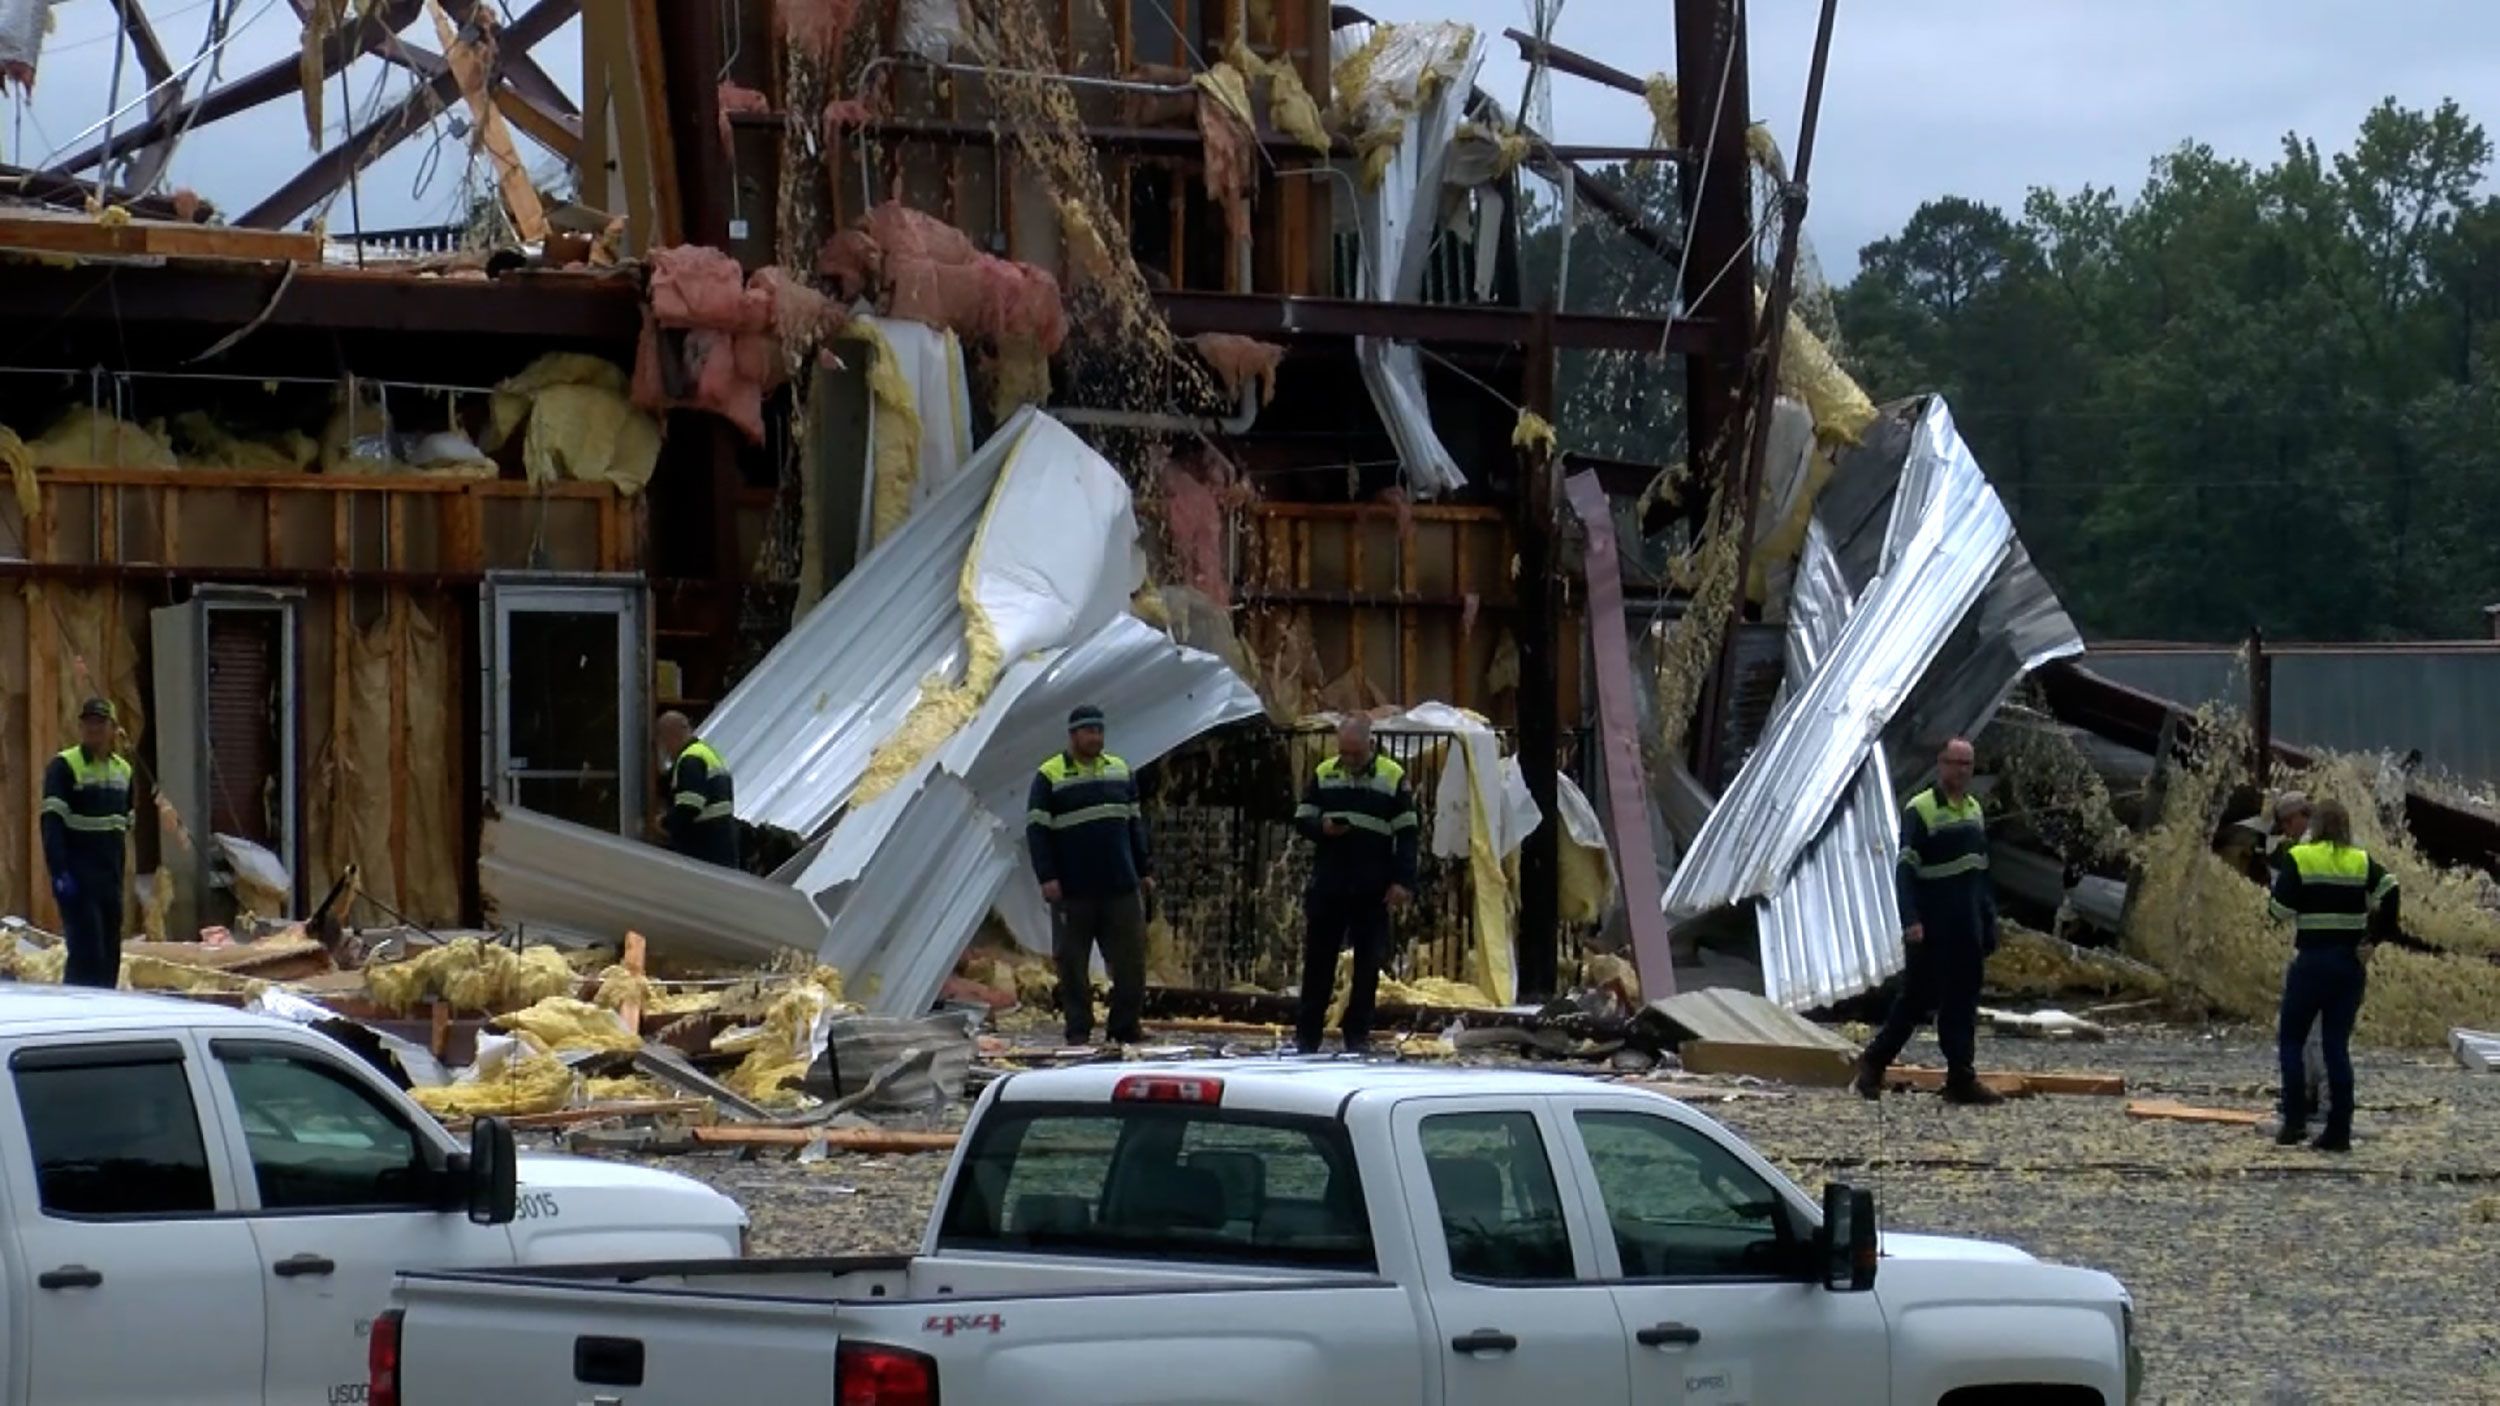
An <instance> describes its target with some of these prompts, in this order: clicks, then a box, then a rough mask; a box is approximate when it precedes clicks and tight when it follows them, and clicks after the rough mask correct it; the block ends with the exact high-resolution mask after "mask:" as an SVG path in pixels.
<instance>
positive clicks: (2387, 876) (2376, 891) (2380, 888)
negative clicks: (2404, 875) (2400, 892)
mask: <svg viewBox="0 0 2500 1406" xmlns="http://www.w3.org/2000/svg"><path fill="white" fill-rule="evenodd" d="M2395 891H2396V876H2395V875H2394V874H2392V873H2383V874H2381V875H2379V879H2378V885H2377V887H2375V888H2373V889H2371V890H2370V897H2372V898H2373V899H2378V898H2385V897H2386V896H2387V895H2389V894H2391V893H2394V892H2395Z"/></svg>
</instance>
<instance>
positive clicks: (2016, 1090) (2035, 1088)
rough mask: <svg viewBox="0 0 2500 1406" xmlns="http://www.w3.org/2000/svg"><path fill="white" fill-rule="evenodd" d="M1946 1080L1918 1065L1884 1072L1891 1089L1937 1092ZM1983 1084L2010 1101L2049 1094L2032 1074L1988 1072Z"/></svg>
mask: <svg viewBox="0 0 2500 1406" xmlns="http://www.w3.org/2000/svg"><path fill="white" fill-rule="evenodd" d="M1853 1067H1854V1066H1853ZM1944 1081H1945V1071H1943V1070H1941V1069H1926V1068H1921V1067H1920V1066H1918V1065H1908V1064H1905V1065H1896V1066H1895V1067H1893V1068H1891V1069H1887V1070H1885V1071H1884V1087H1885V1088H1887V1089H1895V1090H1917V1091H1918V1092H1921V1093H1935V1092H1937V1091H1938V1090H1940V1089H1942V1088H1943V1087H1944ZM1979 1083H1980V1086H1981V1087H1983V1088H1986V1089H1989V1090H1991V1091H1993V1092H1995V1093H1997V1094H2000V1095H2002V1096H2004V1097H2006V1098H2029V1097H2030V1096H2032V1095H2033V1094H2038V1093H2047V1092H2048V1090H2046V1089H2043V1088H2041V1087H2040V1086H2039V1085H2038V1084H2036V1083H2034V1082H2032V1077H2031V1076H2030V1075H2028V1074H2008V1073H2004V1072H2002V1071H2000V1072H1994V1073H1987V1074H1982V1075H1980V1076H1979Z"/></svg>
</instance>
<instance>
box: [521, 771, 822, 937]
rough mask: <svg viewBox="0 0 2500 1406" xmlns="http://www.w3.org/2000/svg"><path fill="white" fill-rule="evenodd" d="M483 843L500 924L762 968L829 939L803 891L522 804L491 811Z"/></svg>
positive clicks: (814, 908) (820, 918) (819, 914)
mask: <svg viewBox="0 0 2500 1406" xmlns="http://www.w3.org/2000/svg"><path fill="white" fill-rule="evenodd" d="M478 849H479V853H478V865H477V869H478V888H479V890H480V891H481V892H482V893H483V895H484V897H485V900H486V911H487V917H488V918H489V920H490V921H492V922H494V923H495V924H497V925H498V926H503V927H513V926H524V927H527V928H532V929H539V930H550V935H555V934H571V935H575V936H578V937H581V938H586V939H589V940H592V941H596V942H616V941H619V940H620V939H622V938H623V937H624V935H625V933H626V931H627V930H629V929H630V930H632V931H634V932H638V933H641V934H642V935H643V936H644V937H645V938H648V939H649V940H650V942H651V945H652V946H653V947H654V948H655V949H657V950H659V951H663V952H668V953H671V954H675V955H684V956H696V957H709V958H714V959H717V960H720V961H724V962H731V963H746V964H754V965H762V964H763V963H765V962H769V961H771V960H772V959H773V958H775V957H778V956H780V955H781V954H782V953H784V952H788V951H793V950H795V951H800V952H814V951H816V950H817V949H818V947H820V946H821V945H822V944H823V942H824V939H825V915H824V914H823V912H822V911H820V910H819V909H818V908H817V907H816V905H815V904H813V903H811V902H809V901H808V899H807V896H806V895H805V894H802V893H800V892H798V891H797V890H796V889H792V888H790V887H788V886H786V885H783V884H777V883H774V882H773V881H771V880H770V879H759V878H756V877H754V876H753V875H750V874H742V873H739V872H738V871H736V870H734V869H724V868H721V867H720V866H719V865H716V864H704V863H701V862H699V861H696V860H692V859H688V858H686V857H685V856H683V855H679V854H674V853H671V852H670V851H668V850H664V849H661V848H659V847H657V846H654V845H648V844H644V843H642V842H640V841H638V840H629V839H626V838H625V837H624V836H621V835H611V834H608V833H607V832H605V831H603V830H593V829H590V828H588V827H586V826H581V825H575V824H572V823H571V822H569V821H564V820H558V819H556V818H554V817H553V816H547V815H540V814H538V813H537V812H535V811H528V810H522V809H520V808H518V807H516V806H506V807H502V808H500V809H498V810H496V811H492V812H489V814H488V815H487V817H486V823H485V828H484V832H483V834H482V835H481V837H480V841H479V846H478Z"/></svg>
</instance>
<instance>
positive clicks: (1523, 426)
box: [1510, 410, 1554, 456]
mask: <svg viewBox="0 0 2500 1406" xmlns="http://www.w3.org/2000/svg"><path fill="white" fill-rule="evenodd" d="M1510 447H1511V448H1513V449H1527V448H1530V447H1536V448H1541V449H1543V450H1544V451H1545V452H1546V454H1547V455H1549V456H1550V455H1552V454H1553V452H1554V423H1553V421H1551V420H1548V419H1546V418H1545V417H1544V416H1542V415H1539V414H1538V413H1536V412H1535V411H1533V410H1522V411H1520V412H1519V422H1518V423H1517V424H1515V425H1513V426H1511V430H1510Z"/></svg>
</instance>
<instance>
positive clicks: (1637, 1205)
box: [1578, 1112, 1796, 1279]
mask: <svg viewBox="0 0 2500 1406" xmlns="http://www.w3.org/2000/svg"><path fill="white" fill-rule="evenodd" d="M1578 1119H1579V1126H1580V1140H1581V1142H1582V1143H1583V1144H1585V1145H1586V1146H1587V1148H1588V1154H1589V1165H1590V1166H1591V1167H1592V1168H1593V1169H1595V1171H1596V1173H1597V1189H1598V1194H1599V1196H1600V1197H1601V1198H1602V1199H1603V1200H1604V1201H1605V1204H1606V1219H1607V1221H1608V1223H1609V1224H1610V1225H1611V1226H1612V1227H1613V1230H1614V1237H1615V1252H1616V1253H1617V1254H1618V1255H1619V1256H1620V1257H1621V1258H1622V1260H1623V1275H1624V1277H1625V1278H1627V1279H1760V1278H1765V1277H1773V1276H1785V1274H1786V1273H1787V1272H1788V1270H1789V1268H1790V1267H1791V1266H1792V1265H1793V1264H1794V1263H1795V1262H1796V1261H1795V1255H1794V1254H1793V1252H1792V1246H1793V1244H1794V1241H1793V1240H1792V1237H1791V1232H1790V1228H1789V1222H1788V1216H1787V1213H1786V1211H1785V1209H1784V1204H1783V1202H1782V1201H1781V1199H1780V1196H1779V1193H1778V1192H1777V1191H1775V1190H1774V1189H1772V1186H1771V1184H1770V1183H1769V1182H1767V1181H1764V1180H1763V1179H1762V1178H1761V1177H1760V1176H1758V1175H1756V1174H1755V1173H1754V1170H1753V1168H1751V1167H1748V1166H1746V1165H1745V1164H1744V1162H1742V1161H1741V1160H1739V1159H1738V1158H1737V1156H1736V1154H1734V1153H1733V1152H1730V1151H1728V1150H1727V1149H1726V1148H1725V1147H1722V1146H1720V1145H1719V1143H1718V1142H1717V1141H1716V1140H1715V1139H1713V1138H1711V1137H1710V1136H1709V1135H1708V1134H1706V1133H1704V1132H1702V1131H1701V1130H1700V1129H1698V1128H1690V1127H1686V1126H1685V1125H1684V1124H1682V1123H1678V1122H1676V1121H1675V1120H1673V1119H1671V1118H1660V1117H1657V1116H1654V1115H1652V1114H1647V1113H1599V1112H1584V1113H1581V1114H1579V1115H1578Z"/></svg>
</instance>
